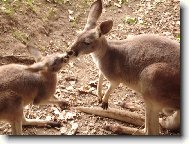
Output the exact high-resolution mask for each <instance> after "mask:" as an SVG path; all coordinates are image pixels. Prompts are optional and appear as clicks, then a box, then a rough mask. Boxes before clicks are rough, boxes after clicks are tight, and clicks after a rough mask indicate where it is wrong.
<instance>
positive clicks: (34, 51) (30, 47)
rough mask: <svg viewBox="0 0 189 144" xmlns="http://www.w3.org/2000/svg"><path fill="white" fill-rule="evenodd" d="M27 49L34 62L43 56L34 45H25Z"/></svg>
mask: <svg viewBox="0 0 189 144" xmlns="http://www.w3.org/2000/svg"><path fill="white" fill-rule="evenodd" d="M27 49H28V51H29V53H30V54H31V55H32V56H33V57H34V59H35V61H36V62H39V61H40V60H41V59H42V57H43V56H42V55H41V52H40V51H39V49H37V48H35V46H34V45H32V44H29V45H27Z"/></svg>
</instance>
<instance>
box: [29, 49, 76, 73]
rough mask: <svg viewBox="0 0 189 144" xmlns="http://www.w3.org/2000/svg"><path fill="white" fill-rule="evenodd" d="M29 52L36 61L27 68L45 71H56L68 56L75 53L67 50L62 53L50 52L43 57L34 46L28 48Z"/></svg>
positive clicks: (66, 60)
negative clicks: (50, 53)
mask: <svg viewBox="0 0 189 144" xmlns="http://www.w3.org/2000/svg"><path fill="white" fill-rule="evenodd" d="M28 50H29V52H30V54H32V55H33V56H34V58H35V59H36V61H37V62H36V63H34V64H32V65H30V66H29V67H28V68H27V69H28V70H30V71H33V72H38V71H46V72H58V71H59V70H60V69H61V68H62V67H63V66H65V65H66V64H67V63H68V61H69V58H70V57H71V56H72V55H75V54H74V52H72V51H69V52H66V53H64V54H58V53H56V54H52V55H48V56H45V57H43V56H42V55H41V53H40V51H39V50H38V49H36V48H34V47H29V48H28Z"/></svg>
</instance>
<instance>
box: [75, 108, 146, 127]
mask: <svg viewBox="0 0 189 144" xmlns="http://www.w3.org/2000/svg"><path fill="white" fill-rule="evenodd" d="M76 110H79V111H82V112H85V113H88V114H94V115H98V116H103V117H108V118H112V119H116V120H120V121H123V122H127V123H130V124H134V125H137V126H141V125H143V124H144V117H143V116H142V115H140V114H136V113H134V112H130V111H127V110H118V109H114V108H109V109H108V110H103V109H102V108H100V107H77V108H76Z"/></svg>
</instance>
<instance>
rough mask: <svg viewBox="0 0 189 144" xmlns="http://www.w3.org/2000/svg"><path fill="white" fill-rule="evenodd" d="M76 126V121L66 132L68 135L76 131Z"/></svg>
mask: <svg viewBox="0 0 189 144" xmlns="http://www.w3.org/2000/svg"><path fill="white" fill-rule="evenodd" d="M78 126H79V125H78V124H77V123H73V124H72V128H71V130H70V131H69V132H68V135H74V134H75V133H76V132H77V129H78Z"/></svg>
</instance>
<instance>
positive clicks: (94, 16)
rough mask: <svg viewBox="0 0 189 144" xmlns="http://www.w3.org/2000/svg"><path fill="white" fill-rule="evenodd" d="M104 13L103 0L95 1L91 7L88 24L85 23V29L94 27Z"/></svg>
mask: <svg viewBox="0 0 189 144" xmlns="http://www.w3.org/2000/svg"><path fill="white" fill-rule="evenodd" d="M101 13H102V1H101V0H97V1H95V2H94V3H93V4H92V5H91V8H90V11H89V15H88V18H87V24H86V25H85V30H88V29H92V28H95V27H96V22H97V20H98V18H99V17H100V15H101Z"/></svg>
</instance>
